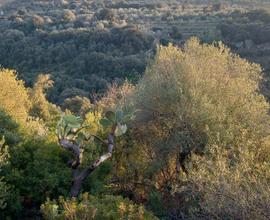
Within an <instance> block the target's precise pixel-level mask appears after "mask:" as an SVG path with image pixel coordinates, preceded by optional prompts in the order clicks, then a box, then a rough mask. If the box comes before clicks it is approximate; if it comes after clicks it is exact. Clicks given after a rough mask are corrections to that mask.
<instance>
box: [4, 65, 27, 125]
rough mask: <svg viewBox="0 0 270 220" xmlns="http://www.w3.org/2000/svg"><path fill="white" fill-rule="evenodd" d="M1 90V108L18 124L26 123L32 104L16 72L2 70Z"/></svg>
mask: <svg viewBox="0 0 270 220" xmlns="http://www.w3.org/2000/svg"><path fill="white" fill-rule="evenodd" d="M0 88H1V89H0V103H1V108H3V110H4V111H5V112H7V113H8V114H9V115H10V116H11V117H12V119H14V120H15V121H16V122H20V123H23V122H25V121H26V120H27V117H28V112H29V109H30V107H31V103H30V101H29V96H28V91H27V89H26V88H25V87H24V83H23V81H22V80H18V79H17V76H16V73H15V72H14V71H12V70H7V69H0Z"/></svg>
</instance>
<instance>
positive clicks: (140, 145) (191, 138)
mask: <svg viewBox="0 0 270 220" xmlns="http://www.w3.org/2000/svg"><path fill="white" fill-rule="evenodd" d="M260 79H261V68H260V66H259V65H257V64H253V63H249V62H248V61H246V60H244V59H241V58H240V57H239V56H237V55H235V54H233V53H231V51H230V50H229V49H228V48H226V47H225V46H224V45H223V44H221V43H217V44H215V45H208V44H200V42H199V41H198V40H197V39H191V40H189V41H188V42H187V43H186V44H185V46H184V48H183V49H180V48H178V47H174V46H172V45H169V46H168V47H162V46H161V47H160V48H159V49H158V53H157V56H156V58H155V60H154V61H153V62H152V64H151V65H149V67H148V68H147V70H146V74H145V76H144V77H143V78H142V80H141V81H140V82H139V84H138V85H137V87H136V89H135V92H134V93H133V95H132V96H131V99H130V100H131V102H130V103H131V105H134V108H136V109H140V110H141V111H140V112H139V114H138V117H137V123H136V129H134V131H133V132H134V136H135V137H136V140H135V149H136V150H135V151H136V152H141V153H140V154H142V155H144V156H141V159H142V158H144V166H143V163H141V164H140V166H141V167H144V168H146V169H137V170H136V171H137V177H135V178H136V179H138V178H139V179H144V178H146V177H147V178H149V179H150V180H151V181H152V182H151V181H150V183H151V184H152V186H154V187H155V188H157V189H158V190H160V191H162V192H163V193H165V194H166V193H168V192H167V191H166V190H167V189H168V187H169V188H171V189H174V190H173V192H175V195H177V194H183V195H185V197H188V198H187V200H186V201H185V203H183V204H181V205H179V204H178V207H174V208H178V209H180V210H182V211H183V212H182V211H181V212H182V214H183V213H184V214H187V215H189V217H191V216H193V217H194V216H195V218H199V217H200V218H207V215H209V216H211V217H213V218H221V219H222V218H229V219H230V218H231V219H235V218H238V217H239V218H242V219H252V218H253V217H254V216H256V215H258V216H257V218H260V219H264V218H266V217H269V216H270V213H269V211H268V210H269V206H268V205H266V204H270V198H269V196H267V195H269V194H270V189H269V187H268V186H267V183H268V185H269V180H270V175H269V159H270V142H269V137H270V117H269V114H268V113H269V104H268V103H267V101H266V100H265V98H264V97H263V96H262V95H261V94H259V93H258V90H259V83H260ZM189 151H190V152H191V153H192V154H193V153H197V154H198V153H200V155H201V156H194V155H193V156H192V158H191V159H190V160H189V162H188V161H186V162H185V164H186V167H187V169H188V171H189V176H185V175H183V173H181V172H180V173H179V172H177V171H178V170H179V167H178V164H177V160H178V159H179V158H177V155H178V153H179V152H189ZM202 155H203V156H202ZM129 158H130V159H132V157H129ZM160 158H162V161H161V160H160ZM137 159H138V158H136V159H135V160H137ZM150 161H151V162H152V163H151V162H150ZM151 164H152V165H151ZM149 165H150V166H149ZM267 167H268V168H267ZM147 170H148V171H147ZM146 171H147V172H150V173H152V174H153V173H154V175H152V176H150V177H149V176H147V174H146V173H147V172H146ZM153 171H154V172H153ZM127 173H128V171H126V173H123V174H122V175H123V176H125V174H126V175H127ZM138 175H142V176H141V177H138ZM179 178H180V179H181V181H180V180H179ZM144 181H145V180H144ZM148 182H149V181H148ZM186 185H188V186H189V187H190V188H191V189H192V190H191V191H192V193H190V191H189V190H190V188H187V187H186ZM205 186H207V187H205ZM238 187H239V188H240V189H239V190H237V188H238ZM241 187H242V188H241ZM165 189H166V190H165ZM217 189H219V190H220V191H218V193H216V192H217ZM193 190H194V191H193ZM197 192H198V193H197ZM142 194H143V193H142ZM220 194H221V196H219V195H220ZM226 196H228V197H233V198H234V203H232V202H231V200H230V199H226V198H225V197H226ZM256 197H257V198H258V201H256V199H255V198H256ZM182 199H183V196H182ZM188 201H189V202H188ZM190 201H191V203H192V205H190V204H191V203H190ZM176 203H177V202H176ZM178 203H179V202H178ZM217 204H218V206H217ZM232 204H235V206H234V207H231V206H230V205H232ZM263 204H264V205H263ZM165 206H166V204H164V207H165ZM181 206H182V207H181ZM188 206H189V207H188ZM197 206H198V207H199V208H198V209H196V208H194V207H197ZM232 206H233V205H232ZM187 207H188V208H187ZM190 207H193V208H190ZM186 208H187V209H188V210H189V211H186V210H187V209H186ZM234 208H235V209H234ZM184 210H185V211H184ZM191 213H192V214H191ZM194 213H195V214H194ZM204 215H205V216H204Z"/></svg>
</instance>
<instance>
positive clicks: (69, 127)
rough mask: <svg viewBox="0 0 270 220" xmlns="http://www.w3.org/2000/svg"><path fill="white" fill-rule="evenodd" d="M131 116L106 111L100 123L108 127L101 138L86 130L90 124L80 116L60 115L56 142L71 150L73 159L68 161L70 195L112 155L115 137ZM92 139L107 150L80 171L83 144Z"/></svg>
mask: <svg viewBox="0 0 270 220" xmlns="http://www.w3.org/2000/svg"><path fill="white" fill-rule="evenodd" d="M132 118H133V114H124V112H123V111H122V110H119V109H118V110H116V112H113V111H108V112H106V114H105V118H103V119H101V120H100V124H101V125H102V126H103V127H105V128H108V129H109V134H108V135H107V139H106V140H103V139H102V138H101V137H99V136H97V135H95V134H89V133H87V131H86V128H88V127H89V126H90V125H89V124H87V123H86V122H84V121H83V120H82V118H80V117H76V116H74V115H62V117H61V119H60V120H59V122H58V125H57V136H58V142H59V145H60V146H61V147H63V148H64V149H66V150H68V151H70V152H72V154H73V155H74V159H73V160H70V161H69V162H68V166H69V167H70V168H71V169H72V178H73V180H72V186H71V196H72V197H77V196H78V195H79V192H80V190H81V187H82V183H83V181H84V180H85V179H86V178H87V177H88V176H89V175H90V174H91V173H92V172H93V171H94V170H95V169H96V168H97V167H99V166H100V165H101V164H102V163H104V162H105V161H106V160H108V159H109V158H111V157H112V153H113V149H114V147H115V138H116V137H118V136H121V135H123V134H125V133H126V131H127V125H126V124H125V123H126V122H127V121H128V120H130V119H132ZM93 139H96V140H98V141H99V142H101V143H102V144H103V145H106V146H107V148H108V150H107V152H106V153H105V154H103V155H101V156H100V157H99V158H97V159H96V160H95V161H94V162H93V163H92V164H91V165H89V166H86V167H85V168H84V169H82V170H81V171H80V165H81V164H82V160H83V158H84V149H85V144H86V142H88V141H91V140H93Z"/></svg>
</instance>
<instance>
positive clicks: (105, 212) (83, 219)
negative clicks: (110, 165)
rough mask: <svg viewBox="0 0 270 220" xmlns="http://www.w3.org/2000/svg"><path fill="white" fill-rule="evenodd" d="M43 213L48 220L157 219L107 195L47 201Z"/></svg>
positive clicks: (119, 198)
mask: <svg viewBox="0 0 270 220" xmlns="http://www.w3.org/2000/svg"><path fill="white" fill-rule="evenodd" d="M41 211H42V213H43V216H44V218H45V219H47V220H52V219H53V220H58V219H59V220H60V219H67V220H75V219H80V220H92V219H97V220H106V219H108V220H109V219H113V220H114V219H115V220H118V219H119V220H120V219H121V220H124V219H130V220H131V219H134V220H140V219H141V220H143V219H145V220H147V219H149V220H154V219H157V218H156V217H155V216H154V215H153V214H151V213H150V212H148V211H146V210H145V209H144V208H143V206H140V205H136V204H134V203H132V202H131V201H129V200H128V199H123V198H122V197H120V196H111V195H106V196H102V197H100V198H99V197H94V196H89V195H88V194H87V193H85V194H83V195H82V198H81V199H79V200H76V199H75V198H73V199H64V198H63V197H60V199H59V202H58V203H57V202H55V201H51V200H47V202H46V203H45V204H43V205H42V206H41Z"/></svg>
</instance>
